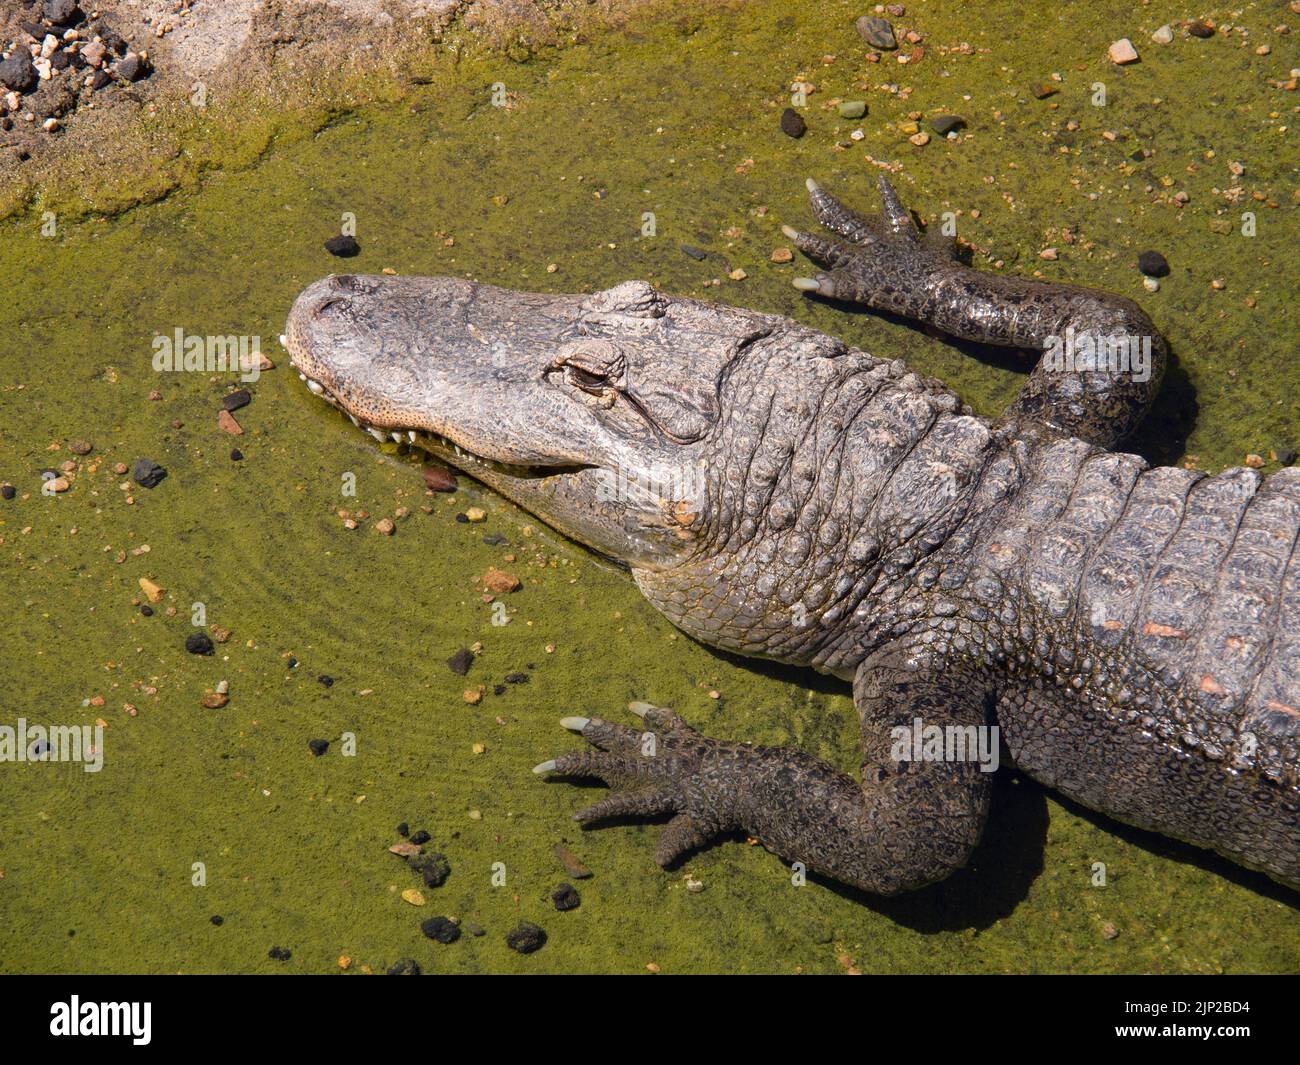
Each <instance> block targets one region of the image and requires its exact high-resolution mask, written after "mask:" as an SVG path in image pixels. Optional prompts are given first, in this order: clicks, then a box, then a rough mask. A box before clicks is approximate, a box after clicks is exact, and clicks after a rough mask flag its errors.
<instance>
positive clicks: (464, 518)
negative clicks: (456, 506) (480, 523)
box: [456, 514, 469, 525]
mask: <svg viewBox="0 0 1300 1065" xmlns="http://www.w3.org/2000/svg"><path fill="white" fill-rule="evenodd" d="M456 520H457V521H458V522H460V524H462V525H468V524H469V515H468V514H457V515H456Z"/></svg>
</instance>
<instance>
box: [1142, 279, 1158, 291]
mask: <svg viewBox="0 0 1300 1065" xmlns="http://www.w3.org/2000/svg"><path fill="white" fill-rule="evenodd" d="M1142 287H1143V288H1145V289H1146V290H1147V291H1148V292H1159V291H1160V282H1159V281H1157V280H1156V279H1155V278H1154V277H1144V278H1143V279H1142Z"/></svg>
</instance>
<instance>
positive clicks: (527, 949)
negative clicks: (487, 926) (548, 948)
mask: <svg viewBox="0 0 1300 1065" xmlns="http://www.w3.org/2000/svg"><path fill="white" fill-rule="evenodd" d="M545 942H546V933H545V932H543V931H542V930H541V929H540V928H538V927H537V925H535V924H532V923H531V922H529V921H520V922H519V923H518V924H517V925H515V926H514V928H512V929H511V930H510V931H509V932H508V933H506V946H507V947H509V948H510V949H511V950H513V951H517V952H518V953H520V954H531V953H533V951H535V950H540V949H541V948H542V946H543V944H545Z"/></svg>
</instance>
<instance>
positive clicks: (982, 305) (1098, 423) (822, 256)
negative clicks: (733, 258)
mask: <svg viewBox="0 0 1300 1065" xmlns="http://www.w3.org/2000/svg"><path fill="white" fill-rule="evenodd" d="M808 191H809V195H810V198H811V201H812V208H813V214H814V215H815V216H816V218H817V221H818V222H820V223H821V224H822V225H824V226H826V228H828V229H830V230H831V231H832V232H834V233H836V234H837V235H838V236H840V237H842V238H843V240H829V239H827V238H825V237H819V236H815V235H813V234H811V233H801V232H798V231H796V230H794V229H791V228H790V227H789V226H785V227H783V229H784V231H785V233H786V235H787V236H788V237H789V238H790V239H791V240H792V241H794V243H795V245H796V246H797V247H798V248H799V250H800V251H802V252H803V253H804V254H805V255H807V256H808V257H809V258H811V259H813V260H814V261H815V262H817V263H818V264H820V265H821V266H823V267H825V272H823V273H819V274H817V275H816V276H815V277H801V278H796V279H795V282H794V284H795V287H796V288H799V289H801V290H802V291H805V292H812V293H816V294H818V295H821V296H826V297H829V298H831V299H838V300H846V301H849V302H852V303H862V304H865V305H866V306H868V307H872V308H875V309H876V310H883V311H889V312H891V313H893V314H898V315H902V316H903V317H905V318H914V319H916V320H918V321H921V322H926V323H928V324H930V325H933V326H934V327H936V328H937V329H940V330H942V331H943V332H945V333H948V334H949V335H951V336H955V337H960V338H961V339H963V340H973V341H977V342H979V343H983V344H998V345H1006V346H1010V347H1019V348H1026V349H1030V350H1034V351H1038V352H1041V353H1042V356H1041V357H1040V359H1039V361H1038V363H1037V365H1036V366H1035V367H1034V370H1033V372H1032V373H1031V374H1030V375H1029V379H1028V380H1027V381H1026V382H1025V386H1024V388H1023V389H1021V392H1020V395H1019V396H1018V397H1017V398H1016V400H1015V401H1014V402H1013V403H1012V405H1011V407H1010V408H1009V409H1008V410H1007V411H1006V413H1005V415H1004V419H1005V420H1020V419H1026V418H1027V419H1031V420H1035V421H1039V422H1043V423H1046V424H1047V425H1049V426H1051V427H1052V428H1053V429H1056V430H1059V431H1060V432H1063V433H1066V434H1068V435H1071V436H1077V437H1079V438H1081V439H1083V440H1087V441H1089V442H1091V443H1094V444H1097V445H1098V446H1101V447H1112V446H1114V445H1115V444H1116V443H1118V442H1119V441H1120V440H1122V439H1123V438H1124V437H1126V436H1128V435H1129V434H1130V433H1131V432H1132V431H1133V430H1134V429H1136V428H1137V426H1138V424H1139V423H1140V422H1141V420H1142V418H1143V417H1144V416H1145V415H1146V412H1147V410H1148V409H1149V408H1150V406H1151V402H1152V400H1153V399H1154V398H1155V395H1156V393H1157V392H1158V391H1159V388H1160V381H1161V378H1162V377H1163V376H1164V370H1165V362H1166V360H1167V350H1166V346H1165V342H1164V340H1163V338H1162V337H1161V336H1160V334H1159V333H1158V332H1157V331H1156V328H1155V326H1154V325H1152V323H1151V320H1150V319H1149V318H1148V317H1147V316H1146V314H1144V313H1143V311H1142V309H1141V308H1140V307H1139V306H1138V305H1137V304H1136V303H1134V302H1133V301H1132V300H1129V299H1125V298H1124V297H1123V296H1117V295H1114V294H1113V293H1110V292H1102V291H1099V290H1096V289H1088V288H1081V287H1079V286H1076V285H1062V284H1056V283H1052V282H1046V281H1035V280H1031V279H1029V278H1023V277H1007V276H1002V275H998V274H991V273H984V272H981V271H979V270H974V269H971V268H970V267H968V266H965V265H963V264H962V263H960V262H959V261H958V260H957V258H956V256H955V247H954V244H953V242H952V241H951V240H950V239H947V238H941V237H940V236H939V234H938V232H937V231H935V230H930V231H927V232H926V233H925V234H924V236H923V235H922V234H920V233H919V232H918V231H917V228H916V226H915V224H914V223H913V221H912V217H911V215H909V214H908V212H907V209H906V208H905V207H904V206H903V205H902V203H901V202H900V201H899V199H898V195H897V194H896V193H895V192H894V189H893V187H892V186H891V185H890V184H889V182H888V181H887V180H886V179H885V177H884V175H883V174H882V175H881V177H880V198H881V201H882V204H883V207H884V212H883V215H882V216H881V217H879V218H866V217H863V216H862V215H859V214H857V213H856V212H854V211H852V210H850V209H849V208H848V207H845V206H844V205H843V204H842V203H840V202H839V201H838V200H836V199H835V198H834V197H832V196H831V195H830V194H829V193H827V192H826V191H825V190H823V189H822V188H820V187H819V186H818V185H817V183H816V182H815V181H813V180H812V179H811V178H810V179H809V180H808Z"/></svg>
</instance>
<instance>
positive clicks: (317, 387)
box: [307, 381, 325, 396]
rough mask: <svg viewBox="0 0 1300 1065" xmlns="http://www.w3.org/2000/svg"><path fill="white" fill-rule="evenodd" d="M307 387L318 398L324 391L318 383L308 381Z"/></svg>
mask: <svg viewBox="0 0 1300 1065" xmlns="http://www.w3.org/2000/svg"><path fill="white" fill-rule="evenodd" d="M307 387H308V388H310V389H311V390H312V391H313V392H315V393H316V395H318V396H319V395H321V394H322V393H323V392H324V391H325V389H324V388H322V387H321V384H320V382H319V381H308V382H307Z"/></svg>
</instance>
